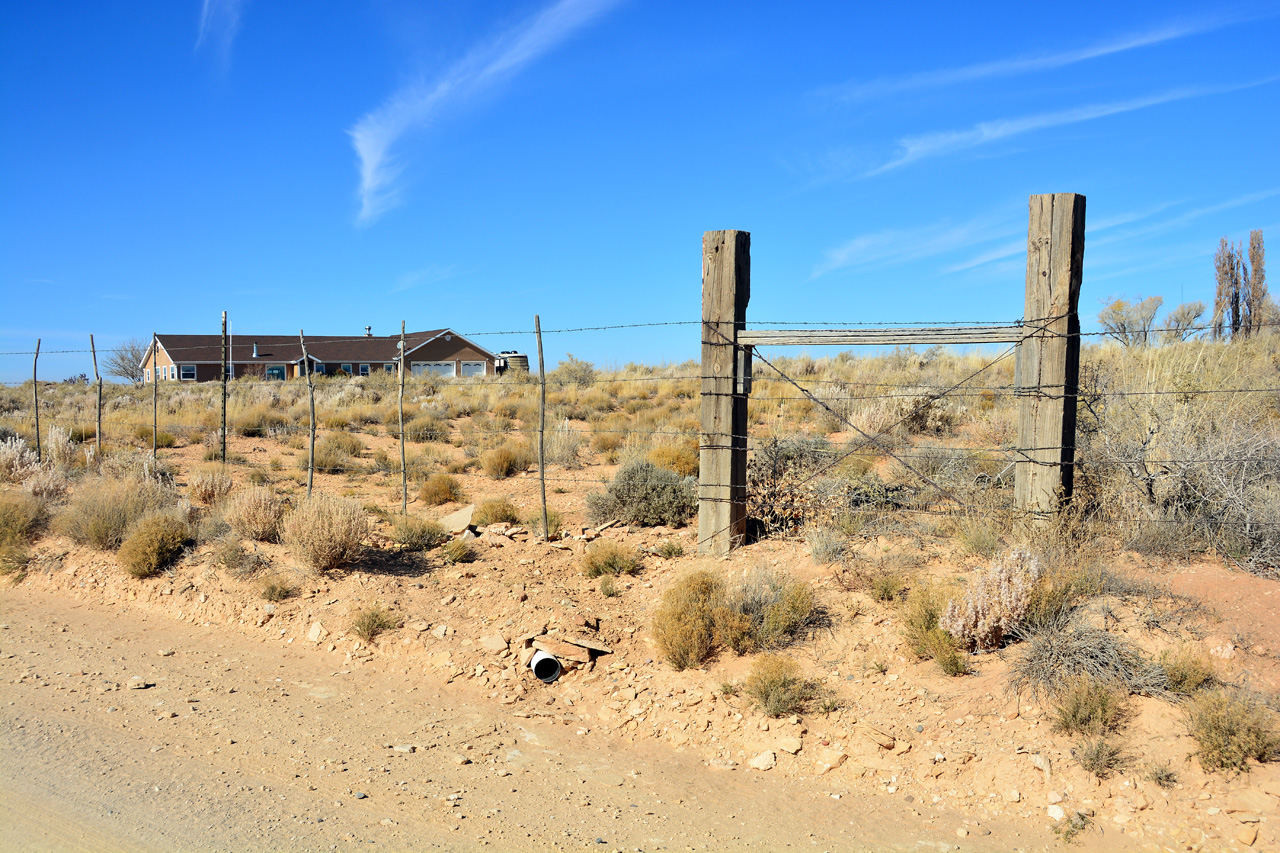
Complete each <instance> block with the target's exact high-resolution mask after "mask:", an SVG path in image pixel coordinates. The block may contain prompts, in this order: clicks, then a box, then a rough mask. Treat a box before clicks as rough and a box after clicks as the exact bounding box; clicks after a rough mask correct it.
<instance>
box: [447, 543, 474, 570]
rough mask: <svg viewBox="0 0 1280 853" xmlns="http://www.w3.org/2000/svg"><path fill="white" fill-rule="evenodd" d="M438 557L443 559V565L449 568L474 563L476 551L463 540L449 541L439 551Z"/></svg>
mask: <svg viewBox="0 0 1280 853" xmlns="http://www.w3.org/2000/svg"><path fill="white" fill-rule="evenodd" d="M440 556H441V557H442V558H443V559H444V562H445V564H446V565H449V566H457V565H460V564H462V563H474V562H475V561H476V549H475V546H473V545H472V544H471V543H470V542H468V541H466V540H465V539H450V540H449V541H448V542H447V543H445V546H444V547H443V548H441V549H440Z"/></svg>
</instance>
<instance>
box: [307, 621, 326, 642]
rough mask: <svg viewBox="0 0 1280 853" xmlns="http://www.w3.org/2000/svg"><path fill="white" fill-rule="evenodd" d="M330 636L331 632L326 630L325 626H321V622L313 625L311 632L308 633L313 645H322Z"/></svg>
mask: <svg viewBox="0 0 1280 853" xmlns="http://www.w3.org/2000/svg"><path fill="white" fill-rule="evenodd" d="M328 636H329V632H328V630H326V629H325V627H324V625H321V624H320V623H319V622H312V623H311V630H310V631H308V632H307V639H308V640H310V641H311V642H313V643H320V642H323V641H324V639H325V638H326V637H328Z"/></svg>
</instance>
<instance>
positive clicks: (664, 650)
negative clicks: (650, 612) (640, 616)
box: [653, 569, 724, 670]
mask: <svg viewBox="0 0 1280 853" xmlns="http://www.w3.org/2000/svg"><path fill="white" fill-rule="evenodd" d="M723 595H724V581H723V580H721V579H720V577H718V576H717V575H715V574H713V573H712V572H709V571H707V570H705V569H699V570H695V571H692V572H689V573H687V574H685V575H683V576H681V577H680V578H678V579H677V580H676V582H675V583H673V584H672V585H671V586H670V587H669V588H668V589H667V591H666V592H665V593H663V595H662V602H661V604H660V605H659V606H658V609H657V611H656V612H655V613H654V616H653V635H654V640H655V641H656V642H657V644H658V651H659V653H660V654H661V655H662V657H663V659H664V660H666V661H667V663H669V664H671V666H672V667H674V668H675V669H677V670H682V669H688V668H690V667H694V666H699V665H700V664H702V662H703V661H705V660H707V659H708V658H709V657H711V654H712V652H714V651H715V622H714V620H713V618H712V612H713V611H714V609H715V606H716V604H717V603H718V602H719V601H720V599H721V598H722V597H723Z"/></svg>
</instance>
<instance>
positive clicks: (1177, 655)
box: [1160, 646, 1216, 696]
mask: <svg viewBox="0 0 1280 853" xmlns="http://www.w3.org/2000/svg"><path fill="white" fill-rule="evenodd" d="M1160 668H1161V669H1163V670H1164V677H1165V680H1166V681H1168V682H1169V691H1170V692H1171V693H1178V694H1180V695H1183V696H1188V695H1190V694H1192V693H1195V692H1196V691H1197V690H1201V689H1203V688H1206V687H1211V686H1213V683H1214V681H1215V680H1216V677H1215V675H1214V672H1213V664H1212V663H1211V662H1210V661H1209V659H1208V658H1207V657H1206V656H1205V655H1203V654H1201V653H1200V652H1199V651H1198V650H1197V649H1195V648H1193V647H1191V646H1182V647H1181V648H1179V649H1178V650H1177V651H1170V650H1169V649H1165V650H1164V651H1163V652H1161V653H1160Z"/></svg>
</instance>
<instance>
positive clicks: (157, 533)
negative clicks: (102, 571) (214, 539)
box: [116, 512, 190, 578]
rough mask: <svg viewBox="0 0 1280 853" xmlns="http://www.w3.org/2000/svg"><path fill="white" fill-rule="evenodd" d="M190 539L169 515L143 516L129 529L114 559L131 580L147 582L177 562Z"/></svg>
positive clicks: (183, 528)
mask: <svg viewBox="0 0 1280 853" xmlns="http://www.w3.org/2000/svg"><path fill="white" fill-rule="evenodd" d="M189 535H190V531H189V530H188V528H187V524H186V522H184V521H182V519H180V518H177V517H175V516H173V515H172V514H169V513H163V512H158V513H153V514H151V515H146V516H143V517H142V518H140V519H138V521H137V523H136V524H134V525H133V527H132V528H131V529H130V531H129V535H128V536H127V537H126V538H125V540H124V542H123V543H122V544H121V545H120V550H119V551H118V552H116V559H117V560H119V561H120V565H121V566H123V567H124V570H125V571H126V572H128V573H129V574H130V575H131V576H133V577H135V578H149V577H151V576H152V575H157V574H159V573H160V571H161V570H162V569H163V568H164V567H165V566H167V565H169V563H171V562H173V561H174V560H175V559H177V557H178V555H179V554H181V553H182V548H183V546H184V545H185V544H186V541H187V538H188V536H189Z"/></svg>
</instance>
